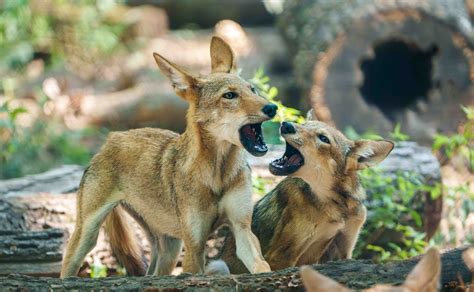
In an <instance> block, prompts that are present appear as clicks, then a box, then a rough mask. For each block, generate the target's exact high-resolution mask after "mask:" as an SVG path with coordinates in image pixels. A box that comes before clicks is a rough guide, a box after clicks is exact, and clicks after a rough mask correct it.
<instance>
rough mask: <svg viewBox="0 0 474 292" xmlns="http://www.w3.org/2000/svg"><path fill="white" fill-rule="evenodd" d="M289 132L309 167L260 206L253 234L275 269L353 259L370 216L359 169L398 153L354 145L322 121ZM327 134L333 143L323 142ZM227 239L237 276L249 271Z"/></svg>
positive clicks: (227, 256)
mask: <svg viewBox="0 0 474 292" xmlns="http://www.w3.org/2000/svg"><path fill="white" fill-rule="evenodd" d="M293 126H294V127H295V129H296V133H294V134H283V135H282V136H283V137H284V138H285V140H286V141H287V142H288V143H289V144H291V145H292V146H294V147H295V148H297V149H298V150H299V151H300V153H301V154H302V155H303V157H304V160H305V163H304V165H303V166H302V167H301V168H300V169H299V170H297V171H296V172H294V173H292V174H291V175H289V176H288V177H287V178H285V179H284V180H283V181H282V182H281V183H279V184H278V185H277V186H276V187H275V189H274V190H272V191H271V192H270V193H268V194H267V195H266V196H265V197H263V198H262V199H261V200H260V201H259V202H258V203H257V204H256V206H255V207H254V213H253V221H252V230H253V232H254V233H255V234H256V235H257V237H258V238H259V240H260V243H261V246H262V251H263V254H264V258H265V259H266V260H267V261H268V263H269V264H270V266H271V268H272V269H282V268H287V267H292V266H301V265H305V264H313V263H321V262H326V261H328V260H335V259H343V258H351V256H352V250H353V248H354V245H355V242H356V240H357V236H358V234H359V231H360V228H361V227H362V225H363V223H364V221H365V218H366V208H365V207H364V205H362V202H361V200H362V199H363V198H364V195H365V193H364V190H363V189H362V187H361V186H360V185H359V181H358V177H357V171H358V170H360V169H362V168H365V167H368V166H371V165H374V164H376V163H378V162H380V161H382V160H383V159H384V158H385V157H386V156H387V155H388V154H389V153H390V151H391V150H392V149H393V143H392V142H389V141H369V140H359V141H351V140H349V139H347V138H346V137H345V136H344V135H343V134H342V133H340V132H339V131H338V130H336V129H334V128H333V127H331V126H329V125H326V124H324V123H322V122H319V121H308V122H307V123H305V124H303V125H296V124H295V125H293ZM320 134H324V135H325V136H327V137H328V138H329V139H330V144H326V143H323V142H322V141H320V140H319V138H318V135H320ZM234 248H235V247H234V245H233V241H232V239H229V240H227V242H226V245H225V247H224V251H223V256H222V259H223V260H224V261H225V262H226V263H227V264H228V265H229V268H230V271H231V272H232V273H244V272H246V269H245V267H244V266H243V265H242V264H241V262H240V261H239V260H238V259H237V258H236V257H235V255H234V252H233V250H234Z"/></svg>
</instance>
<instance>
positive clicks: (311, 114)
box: [306, 109, 318, 121]
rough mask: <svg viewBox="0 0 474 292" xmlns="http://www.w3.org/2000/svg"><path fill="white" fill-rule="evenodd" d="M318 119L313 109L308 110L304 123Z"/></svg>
mask: <svg viewBox="0 0 474 292" xmlns="http://www.w3.org/2000/svg"><path fill="white" fill-rule="evenodd" d="M317 120H318V117H317V116H316V113H315V112H314V109H310V110H309V111H308V112H307V113H306V121H317Z"/></svg>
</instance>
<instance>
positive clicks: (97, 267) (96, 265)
mask: <svg viewBox="0 0 474 292" xmlns="http://www.w3.org/2000/svg"><path fill="white" fill-rule="evenodd" d="M90 276H91V278H104V277H107V266H106V265H104V264H102V263H101V261H100V260H99V258H98V257H94V262H93V263H92V265H91V274H90Z"/></svg>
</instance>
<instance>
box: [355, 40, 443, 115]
mask: <svg viewBox="0 0 474 292" xmlns="http://www.w3.org/2000/svg"><path fill="white" fill-rule="evenodd" d="M438 50H439V49H438V46H436V45H434V44H432V45H431V46H430V47H429V48H427V49H426V50H422V49H420V48H419V47H418V46H417V45H416V44H414V43H411V42H407V41H404V40H400V39H389V40H386V41H382V42H380V43H377V44H375V45H374V57H373V58H366V59H363V60H362V61H361V63H360V67H361V69H362V72H363V74H364V83H363V84H362V86H361V87H360V88H359V90H360V93H361V94H362V96H363V98H364V99H365V101H366V102H368V103H370V104H373V105H375V106H377V107H378V108H380V110H381V111H382V112H383V113H384V114H385V115H386V116H387V118H389V119H390V120H394V118H395V117H394V113H395V112H397V111H400V110H403V109H405V108H407V107H409V106H411V105H412V104H414V103H415V102H416V101H418V100H426V99H427V96H428V93H429V90H430V89H431V87H432V86H433V82H432V68H433V57H434V56H435V55H436V54H437V52H438Z"/></svg>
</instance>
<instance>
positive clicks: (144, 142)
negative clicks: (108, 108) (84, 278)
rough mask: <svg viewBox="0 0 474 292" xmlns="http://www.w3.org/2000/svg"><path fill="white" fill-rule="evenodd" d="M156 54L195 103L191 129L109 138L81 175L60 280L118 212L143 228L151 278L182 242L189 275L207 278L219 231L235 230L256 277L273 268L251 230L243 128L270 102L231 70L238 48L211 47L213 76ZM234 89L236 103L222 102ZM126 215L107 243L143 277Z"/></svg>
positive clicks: (166, 266)
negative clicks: (213, 237) (207, 259)
mask: <svg viewBox="0 0 474 292" xmlns="http://www.w3.org/2000/svg"><path fill="white" fill-rule="evenodd" d="M154 57H155V60H156V62H157V64H158V66H159V68H160V70H161V71H162V72H163V73H164V74H165V75H166V76H167V77H168V78H169V79H170V81H171V83H172V85H173V88H174V89H175V92H176V93H177V94H178V95H179V96H181V97H182V98H184V99H186V100H187V101H189V110H188V113H187V128H186V131H185V132H184V133H183V134H182V135H178V134H176V133H174V132H171V131H168V130H161V129H150V128H145V129H138V130H130V131H128V132H114V133H111V134H110V135H109V137H108V139H107V141H106V143H105V145H104V146H103V147H102V149H101V151H100V152H99V153H98V154H97V155H95V156H94V158H93V159H92V161H91V164H90V167H89V168H88V170H87V172H86V173H85V174H84V177H83V182H82V184H81V186H80V190H79V192H78V202H77V208H78V212H77V222H76V228H75V231H74V233H73V235H72V237H71V239H70V240H69V243H68V247H67V251H66V255H65V257H64V261H63V267H62V271H61V277H67V276H72V275H75V274H76V273H77V271H78V269H79V267H80V266H81V263H82V261H83V258H84V257H85V256H86V254H87V253H88V252H89V251H90V250H91V249H92V247H93V246H94V245H95V243H96V237H97V233H98V231H99V228H100V226H101V224H102V223H103V222H104V219H105V217H106V216H107V214H109V213H110V211H112V210H113V208H114V207H116V206H118V205H121V206H122V207H123V208H124V209H125V210H126V211H127V212H129V213H130V214H131V215H132V216H133V217H134V218H135V219H137V220H138V221H139V223H141V224H142V226H144V227H145V230H146V231H147V234H148V237H149V239H150V241H151V243H152V245H153V248H152V253H153V254H152V263H151V265H150V268H149V271H148V273H149V274H155V275H163V274H169V273H170V272H171V271H172V269H173V268H174V266H175V265H176V260H177V257H178V254H179V252H180V249H181V245H182V242H184V246H185V250H186V253H185V257H184V262H183V270H184V272H191V273H202V272H203V271H204V248H205V243H206V240H207V237H208V235H209V234H210V233H211V232H212V231H213V230H214V229H215V228H216V227H217V226H219V225H221V224H229V225H230V227H231V229H232V230H233V232H234V233H235V236H236V238H238V244H237V255H238V256H239V258H240V259H242V261H243V262H244V263H245V266H246V267H247V268H248V269H249V270H250V271H251V272H252V273H257V272H268V271H270V268H269V265H268V264H267V263H266V262H265V260H264V259H263V257H262V254H261V251H260V245H259V242H258V240H257V238H256V237H255V236H254V235H253V233H252V231H251V229H250V221H251V214H252V203H251V191H252V189H251V187H252V184H251V176H250V169H249V167H248V165H247V162H246V152H245V151H244V149H243V148H242V144H241V142H240V140H239V133H238V131H239V129H240V127H242V126H243V125H246V124H249V123H260V122H263V121H265V120H268V119H269V117H268V116H267V115H265V114H264V113H263V112H262V108H263V106H265V105H267V104H268V101H267V100H266V99H265V98H263V97H260V96H258V95H257V94H255V93H254V92H253V91H252V88H251V85H250V84H249V83H248V82H247V81H245V80H244V79H242V78H241V77H240V76H238V75H237V74H235V73H234V72H236V70H235V58H234V55H233V53H232V50H231V48H230V47H229V45H228V44H226V43H225V42H224V41H223V40H222V39H220V38H217V37H214V38H213V39H212V42H211V57H212V68H213V71H212V73H211V74H209V75H208V76H200V77H197V76H193V75H191V74H189V73H187V72H186V71H185V70H183V69H181V68H179V67H178V66H176V65H175V64H173V63H172V62H170V61H168V60H166V59H165V58H163V57H162V56H160V55H158V54H154ZM229 91H233V92H236V93H237V94H238V98H234V99H226V98H223V94H224V93H226V92H229ZM120 212H123V209H120V210H116V211H114V213H112V214H111V215H112V217H110V218H109V219H108V228H107V230H108V231H109V233H110V234H111V235H109V236H110V237H111V240H112V242H111V244H112V246H113V247H114V250H116V251H117V250H118V251H119V252H120V253H121V254H122V255H121V257H122V261H124V262H125V263H124V265H125V266H126V267H132V268H131V269H132V271H130V270H129V271H128V272H134V271H135V272H137V273H138V274H143V269H144V268H143V267H142V268H139V269H137V268H136V267H137V266H140V265H139V264H138V263H139V262H140V261H141V258H139V257H141V255H139V252H138V251H137V250H136V248H135V247H133V243H132V242H133V240H129V238H128V237H126V234H128V233H129V232H130V231H129V230H128V229H127V228H126V227H125V226H122V223H124V222H123V219H124V218H123V217H122V216H121V214H120ZM117 220H119V221H120V222H118V221H117ZM117 224H119V225H120V226H118V225H117ZM126 253H128V257H127V256H126ZM137 270H138V271H137Z"/></svg>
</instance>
